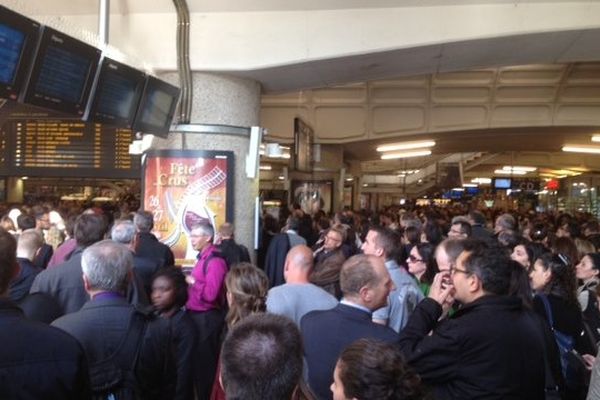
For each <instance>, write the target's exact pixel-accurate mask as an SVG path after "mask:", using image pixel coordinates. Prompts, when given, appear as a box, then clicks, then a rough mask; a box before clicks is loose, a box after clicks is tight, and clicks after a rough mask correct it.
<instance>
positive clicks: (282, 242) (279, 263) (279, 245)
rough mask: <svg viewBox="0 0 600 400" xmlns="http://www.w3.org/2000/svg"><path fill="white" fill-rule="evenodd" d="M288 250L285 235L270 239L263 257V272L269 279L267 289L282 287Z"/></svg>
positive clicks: (287, 240)
mask: <svg viewBox="0 0 600 400" xmlns="http://www.w3.org/2000/svg"><path fill="white" fill-rule="evenodd" d="M289 250H290V239H289V237H288V235H287V233H279V234H277V235H275V236H274V237H273V239H271V243H270V244H269V248H268V249H267V255H266V257H265V272H266V273H267V276H268V277H269V287H271V288H273V287H275V286H279V285H283V284H284V283H285V279H284V278H283V266H284V264H285V257H286V256H287V253H288V251H289Z"/></svg>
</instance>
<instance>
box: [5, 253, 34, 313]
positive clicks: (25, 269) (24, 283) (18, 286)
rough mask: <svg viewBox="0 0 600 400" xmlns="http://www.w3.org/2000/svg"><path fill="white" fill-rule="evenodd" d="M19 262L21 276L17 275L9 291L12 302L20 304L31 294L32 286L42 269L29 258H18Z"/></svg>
mask: <svg viewBox="0 0 600 400" xmlns="http://www.w3.org/2000/svg"><path fill="white" fill-rule="evenodd" d="M17 262H18V263H19V267H21V270H20V271H19V275H17V276H16V277H15V278H14V279H13V280H12V281H11V282H10V288H9V290H8V293H9V295H8V296H9V297H10V299H11V300H12V301H15V302H19V301H21V300H23V299H24V298H25V296H27V294H29V289H31V285H32V284H33V280H34V279H35V277H36V275H37V274H39V273H40V272H42V269H41V268H38V267H36V266H35V265H33V263H32V262H31V261H29V260H28V259H27V258H20V257H19V258H17Z"/></svg>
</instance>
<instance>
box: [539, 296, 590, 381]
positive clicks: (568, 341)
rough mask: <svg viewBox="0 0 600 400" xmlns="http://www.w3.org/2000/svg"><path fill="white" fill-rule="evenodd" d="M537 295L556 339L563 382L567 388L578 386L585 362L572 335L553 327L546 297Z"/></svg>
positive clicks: (582, 376)
mask: <svg viewBox="0 0 600 400" xmlns="http://www.w3.org/2000/svg"><path fill="white" fill-rule="evenodd" d="M538 297H539V298H540V300H542V302H543V303H544V308H545V309H546V315H547V317H548V323H549V325H550V330H551V331H552V334H553V335H554V340H555V341H556V345H557V347H558V353H559V356H560V366H561V371H562V375H563V377H564V379H565V384H566V386H567V387H569V388H576V387H578V386H580V385H581V384H582V382H583V381H584V379H585V378H584V371H585V363H584V361H583V359H582V357H581V355H580V354H579V353H578V352H577V351H576V350H575V348H574V344H575V339H574V338H573V337H572V336H570V335H567V334H566V333H564V332H561V331H559V330H556V329H555V328H554V318H553V316H552V309H551V307H550V302H549V301H548V297H546V295H545V294H538Z"/></svg>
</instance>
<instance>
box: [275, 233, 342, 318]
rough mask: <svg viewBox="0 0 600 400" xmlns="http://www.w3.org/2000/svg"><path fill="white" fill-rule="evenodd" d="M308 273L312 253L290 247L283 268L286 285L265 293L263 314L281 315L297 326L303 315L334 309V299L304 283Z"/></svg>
mask: <svg viewBox="0 0 600 400" xmlns="http://www.w3.org/2000/svg"><path fill="white" fill-rule="evenodd" d="M312 269H313V253H312V250H311V249H310V248H308V247H307V246H305V245H297V246H294V247H292V248H291V249H290V251H289V252H288V254H287V257H286V258H285V264H284V267H283V277H284V279H285V282H286V283H285V284H284V285H280V286H276V287H274V288H272V289H271V290H269V295H268V296H267V311H269V312H271V313H273V314H279V315H284V316H286V317H288V318H290V319H291V320H293V321H294V322H295V323H296V325H298V326H300V319H301V318H302V317H303V316H304V314H306V313H308V312H310V311H314V310H329V309H332V308H333V307H335V306H337V304H338V301H337V299H336V298H335V297H333V296H332V295H330V294H329V293H327V292H326V291H324V290H323V289H321V288H320V287H318V286H316V285H313V284H312V283H310V282H309V281H308V277H309V276H310V273H311V272H312Z"/></svg>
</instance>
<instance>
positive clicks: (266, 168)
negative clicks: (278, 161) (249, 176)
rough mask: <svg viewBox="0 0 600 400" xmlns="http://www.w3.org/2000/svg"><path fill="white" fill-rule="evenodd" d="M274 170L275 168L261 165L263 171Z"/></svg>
mask: <svg viewBox="0 0 600 400" xmlns="http://www.w3.org/2000/svg"><path fill="white" fill-rule="evenodd" d="M272 169H273V167H271V166H270V165H265V164H261V166H260V170H261V171H270V170H272Z"/></svg>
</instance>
